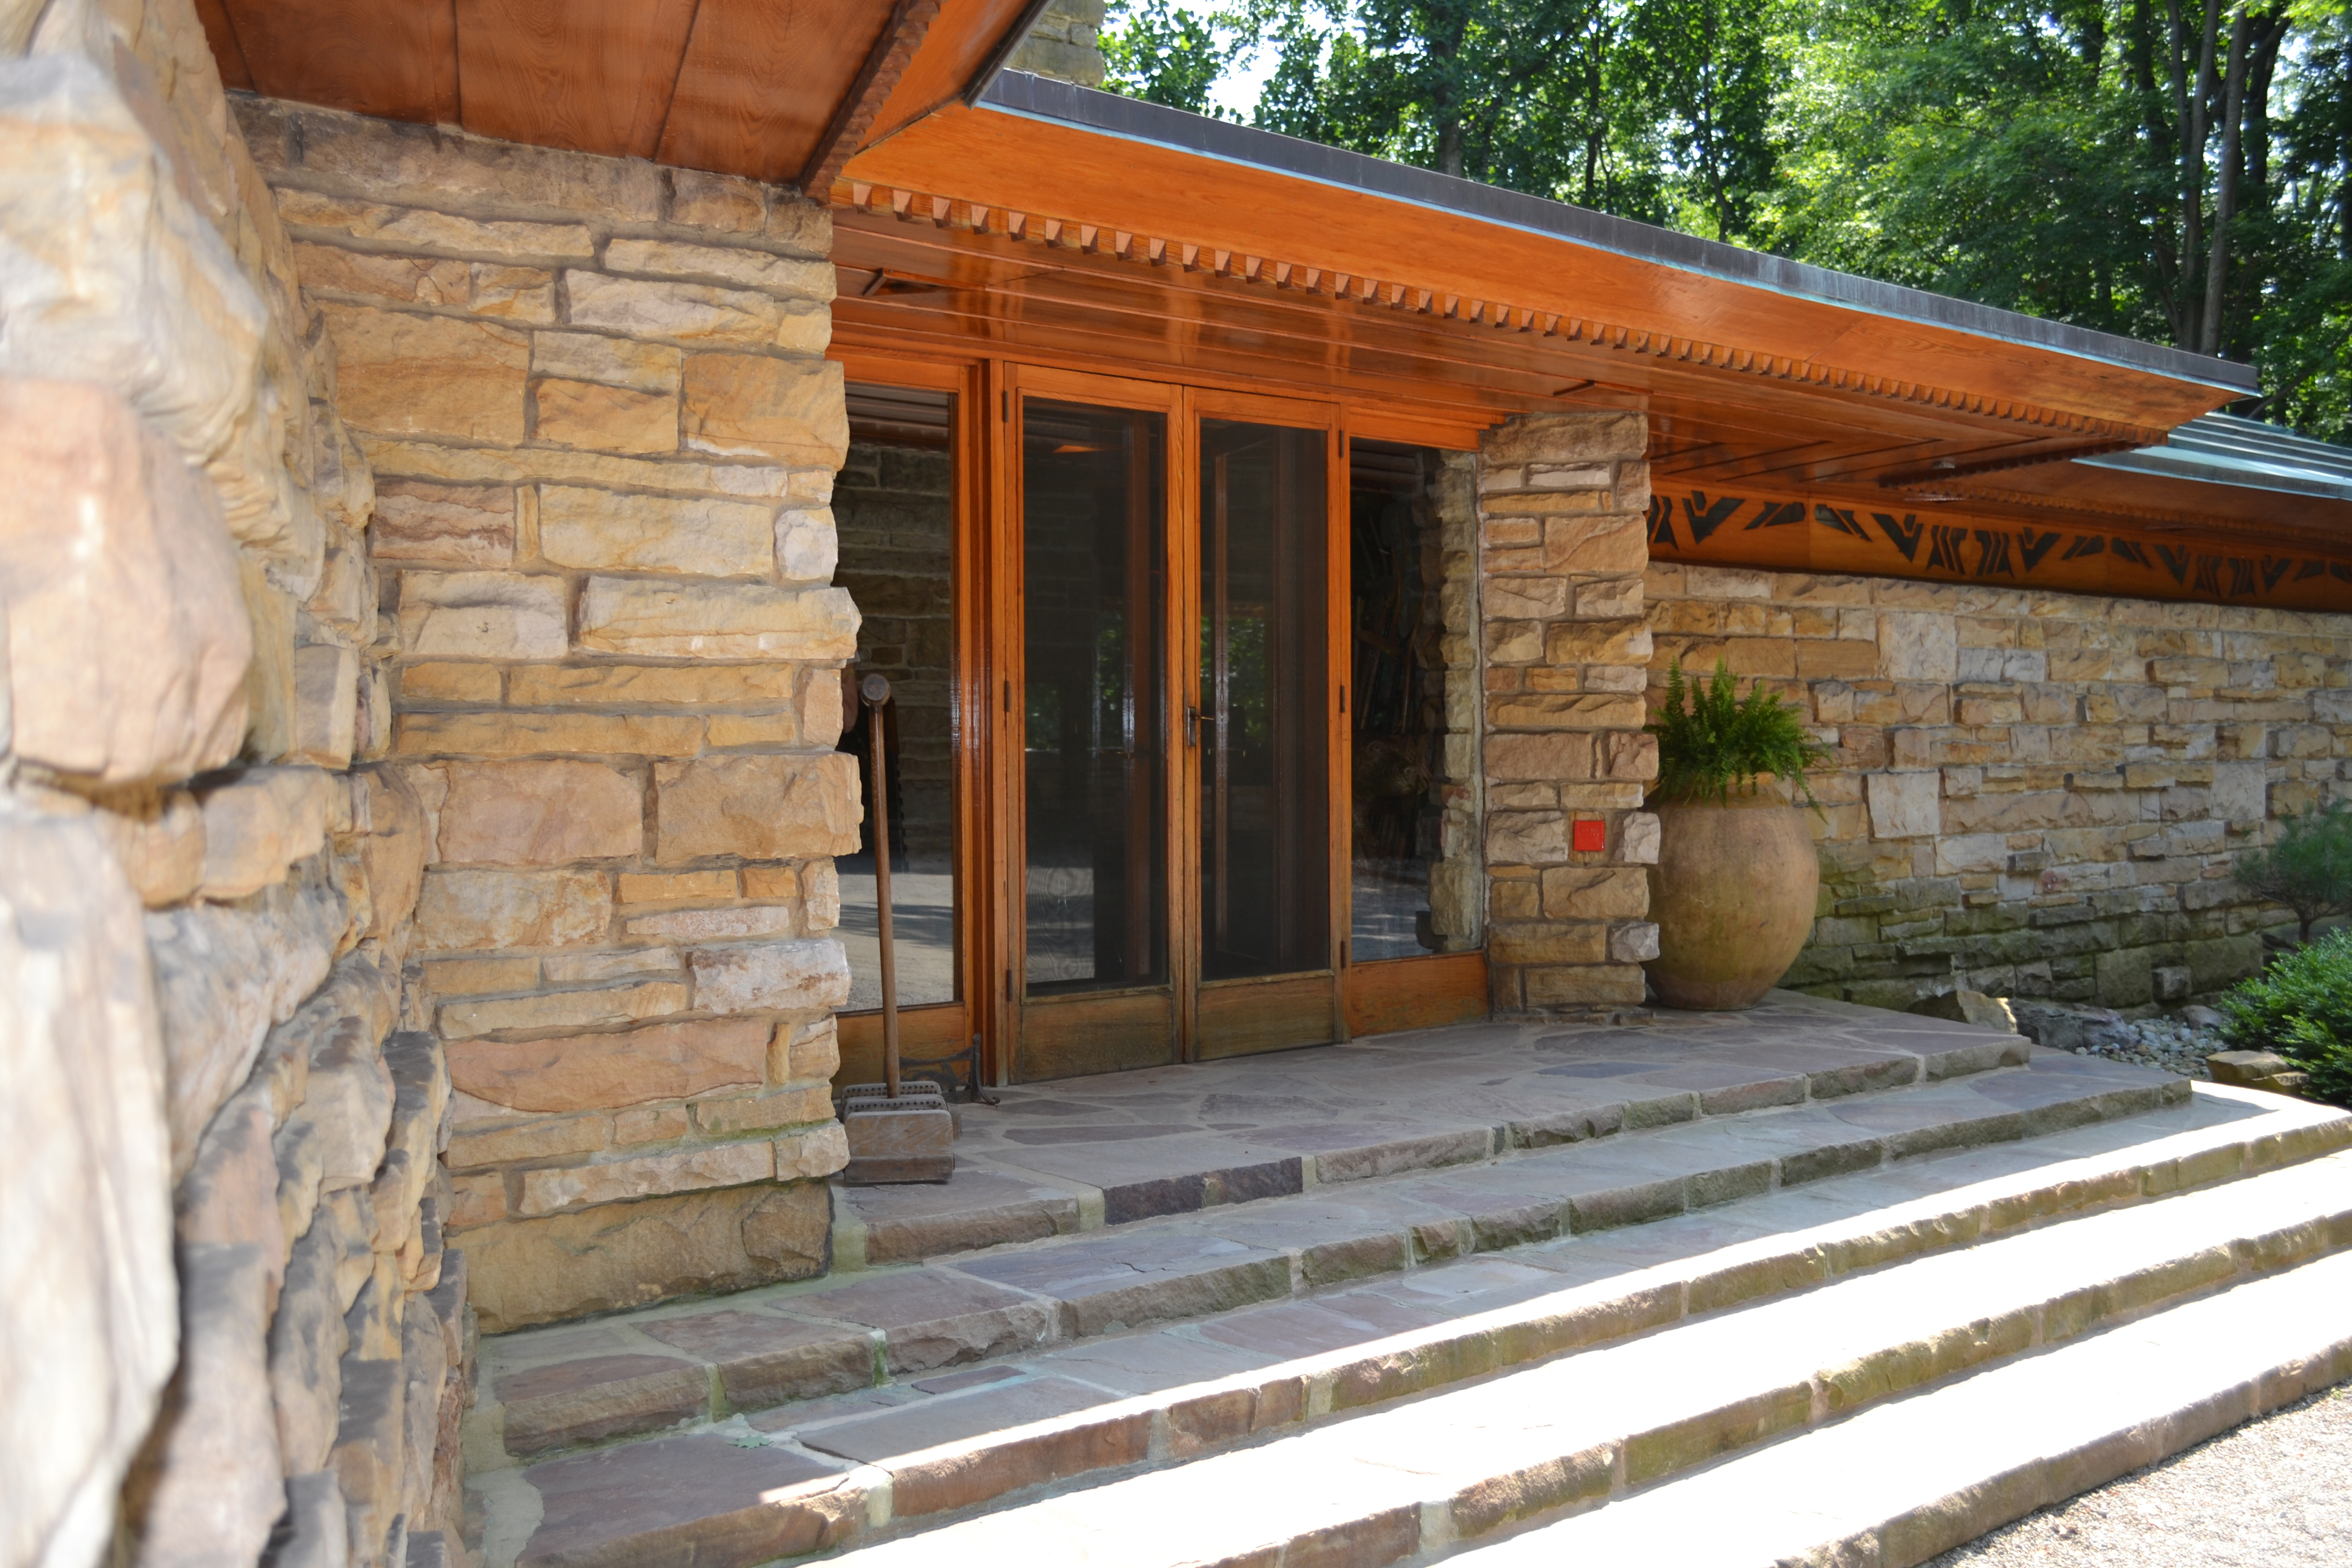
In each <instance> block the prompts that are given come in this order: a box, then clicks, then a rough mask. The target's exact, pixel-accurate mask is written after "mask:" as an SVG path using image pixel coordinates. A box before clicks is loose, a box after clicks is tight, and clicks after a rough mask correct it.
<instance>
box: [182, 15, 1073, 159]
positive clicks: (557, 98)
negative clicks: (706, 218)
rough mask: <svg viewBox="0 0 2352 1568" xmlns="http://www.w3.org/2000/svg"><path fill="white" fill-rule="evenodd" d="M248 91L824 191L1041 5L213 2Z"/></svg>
mask: <svg viewBox="0 0 2352 1568" xmlns="http://www.w3.org/2000/svg"><path fill="white" fill-rule="evenodd" d="M195 5H196V14H197V16H199V17H200V18H201V19H202V21H203V23H204V26H205V37H206V38H207V39H208V40H209V41H210V43H211V44H212V48H213V58H214V59H215V61H216V62H217V63H218V65H219V67H220V73H221V80H222V82H223V83H224V84H225V85H226V86H228V87H230V88H232V89H247V90H249V91H254V92H259V93H264V94H267V95H268V96H269V97H271V98H286V99H292V100H297V101H299V102H302V103H317V104H324V105H326V106H328V107H329V108H332V109H348V110H352V111H354V112H356V113H360V114H373V115H376V116H378V117H380V118H383V119H386V120H409V121H419V122H422V123H424V124H427V125H457V126H461V127H463V128H464V129H466V130H467V131H471V132H475V133H477V134H478V135H482V136H495V137H499V138H500V139H502V140H505V141H509V142H529V143H530V144H532V145H534V146H540V147H565V148H570V149H572V151H574V152H581V153H604V154H606V155H608V156H612V157H616V158H649V159H652V160H654V161H655V162H656V163H668V164H673V165H676V166H677V167H680V168H689V169H705V170H709V171H711V172H713V173H716V174H741V175H745V176H747V177H749V178H751V179H755V180H764V181H768V182H770V183H772V184H796V185H800V186H802V187H803V188H805V189H820V190H821V189H823V188H824V186H825V185H826V184H828V183H830V181H831V179H832V177H833V174H834V172H835V170H837V169H838V168H839V167H840V163H841V160H842V159H844V158H845V157H847V156H848V155H849V154H850V153H854V152H856V150H857V148H858V147H860V146H862V145H864V144H865V143H866V142H869V141H871V140H873V139H875V138H877V137H880V136H887V135H888V134H889V133H890V132H893V131H895V130H898V129H899V128H900V127H902V126H905V125H907V124H908V123H910V122H912V121H916V120H919V119H921V118H922V117H923V116H924V115H926V114H929V113H930V112H931V111H932V110H935V109H937V108H938V107H939V106H940V105H941V104H943V103H947V102H950V101H955V100H959V99H961V98H964V97H968V96H971V95H973V94H975V93H977V91H978V90H979V89H981V88H982V87H984V86H985V85H986V84H987V82H988V81H989V80H990V79H992V78H993V77H994V76H995V74H996V71H997V68H999V67H1000V66H1001V65H1002V64H1003V59H1004V57H1005V56H1006V55H1007V54H1009V53H1010V52H1011V49H1012V47H1013V44H1015V43H1017V42H1018V41H1019V40H1020V38H1021V37H1023V36H1024V35H1025V34H1026V33H1027V31H1028V28H1029V25H1030V23H1031V22H1032V21H1033V20H1034V18H1035V16H1036V14H1037V13H1038V12H1039V11H1041V10H1042V9H1043V8H1044V7H1043V4H1042V0H426V3H423V4H416V3H401V0H394V3H391V4H386V3H384V0H195Z"/></svg>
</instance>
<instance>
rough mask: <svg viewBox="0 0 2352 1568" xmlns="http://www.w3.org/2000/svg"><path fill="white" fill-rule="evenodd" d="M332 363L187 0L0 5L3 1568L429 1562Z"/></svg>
mask: <svg viewBox="0 0 2352 1568" xmlns="http://www.w3.org/2000/svg"><path fill="white" fill-rule="evenodd" d="M335 375H336V366H335V363H334V353H333V348H332V345H331V342H330V340H329V339H328V337H327V336H326V334H325V332H324V331H323V330H322V322H321V321H320V315H319V312H318V311H317V310H316V309H315V308H314V306H313V305H312V303H311V302H310V300H307V299H306V298H304V297H303V295H302V294H301V292H300V291H299V289H298V287H297V285H296V277H295V268H294V261H293V256H292V251H291V247H290V246H289V241H288V239H287V237H286V235H285V232H284V231H283V229H282V228H281V227H280V226H279V225H278V220H277V216H276V214H275V212H274V210H273V206H272V204H271V201H270V199H269V195H268V191H267V189H266V188H265V187H264V186H263V184H262V183H261V181H260V179H259V178H258V176H257V173H256V171H255V168H254V165H253V163H252V161H251V159H250V158H249V157H248V156H247V151H246V147H245V144H244V142H243V141H242V139H241V138H240V137H239V135H238V133H237V131H236V127H235V125H234V124H233V123H232V121H231V120H230V118H229V115H228V111H227V107H226V101H225V100H224V98H223V95H222V92H221V88H220V82H219V79H218V76H217V74H216V73H215V68H214V66H213V61H212V56H211V52H210V50H209V49H208V47H206V45H205V37H204V34H203V32H202V30H201V28H200V27H199V26H198V25H197V22H196V19H195V16H194V12H193V10H192V9H191V8H190V7H189V5H187V4H186V0H116V3H112V4H108V5H103V6H100V5H96V4H91V3H85V0H47V4H46V5H43V4H23V3H18V4H5V5H0V471H5V474H6V476H7V482H6V484H5V486H0V622H5V637H0V652H5V681H0V687H5V693H0V695H5V701H0V1078H5V1082H6V1083H7V1085H8V1093H7V1094H6V1096H5V1099H0V1117H5V1135H0V1238H5V1240H0V1387H4V1388H5V1389H6V1391H7V1398H8V1401H9V1407H10V1419H9V1421H8V1422H7V1423H6V1424H5V1426H0V1474H5V1476H6V1477H7V1478H8V1479H7V1483H6V1494H7V1505H6V1508H5V1510H0V1563H5V1564H7V1568H16V1564H19V1563H42V1564H45V1565H49V1564H54V1565H58V1568H68V1565H70V1568H79V1565H81V1564H86V1563H97V1562H100V1561H101V1560H105V1561H109V1562H113V1563H142V1564H166V1563H171V1564H176V1563H206V1564H227V1565H235V1564H240V1563H257V1562H259V1561H261V1560H262V1559H263V1558H264V1556H265V1554H268V1556H269V1559H270V1560H271V1561H273V1562H278V1563H328V1562H334V1563H356V1564H378V1563H418V1564H425V1563H441V1562H443V1561H444V1560H445V1556H444V1552H445V1549H446V1547H447V1546H448V1545H449V1543H450V1542H451V1541H452V1540H454V1536H453V1535H452V1533H451V1532H452V1531H454V1530H455V1528H456V1526H457V1516H458V1513H459V1510H460V1508H461V1504H460V1502H459V1489H458V1487H459V1478H458V1474H457V1424H458V1419H459V1416H460V1414H461V1411H462V1406H463V1404H464V1401H465V1398H466V1390H467V1385H468V1380H467V1376H466V1373H465V1364H466V1362H467V1355H468V1353H469V1352H468V1349H467V1345H468V1338H467V1333H468V1330H467V1314H466V1308H465V1274H464V1268H463V1266H462V1259H460V1258H456V1257H454V1256H451V1255H446V1254H445V1252H444V1248H443V1245H442V1232H441V1226H440V1219H441V1216H442V1215H445V1214H446V1212H447V1207H448V1202H449V1198H450V1196H451V1194H450V1192H449V1189H448V1187H447V1184H446V1180H444V1179H443V1178H442V1177H441V1176H440V1175H439V1167H438V1164H437V1162H436V1150H437V1148H438V1147H439V1144H440V1142H441V1141H442V1140H443V1139H444V1138H445V1137H446V1125H445V1112H446V1108H447V1105H448V1103H449V1095H448V1087H447V1078H446V1072H445V1070H444V1068H443V1063H442V1058H441V1053H440V1050H439V1048H438V1046H437V1044H436V1042H435V1041H433V1040H432V1039H431V1037H428V1036H425V1035H424V1034H421V1033H417V1032H415V1031H414V1029H413V1028H405V1029H404V1026H413V1025H414V1024H415V1023H417V1022H419V1021H421V1016H422V1007H421V998H420V994H419V990H418V982H419V980H420V978H421V976H420V973H419V972H418V971H417V970H415V968H414V967H413V966H411V965H409V964H408V963H407V959H408V947H409V940H410V933H411V928H412V911H413V909H414V906H415V900H416V896H417V889H418V885H419V879H420V874H421V870H422V858H423V847H424V834H423V826H424V819H423V814H422V811H421V810H420V808H419V805H418V802H417V801H416V799H415V796H414V795H413V794H412V793H411V792H410V791H409V789H408V788H407V786H406V784H405V783H404V780H403V779H402V778H400V777H399V776H398V775H397V774H394V773H385V772H383V771H380V770H378V769H376V768H374V767H373V766H371V765H369V759H370V758H372V757H374V756H377V755H380V754H381V753H382V752H383V748H384V746H385V744H386V743H387V741H388V738H389V730H390V714H389V710H388V706H387V703H386V701H385V695H386V689H385V686H384V683H383V674H382V668H381V659H380V658H379V656H378V652H377V649H376V642H377V633H378V619H377V615H376V593H375V586H374V584H373V581H372V579H371V574H370V570H369V567H368V565H367V562H366V557H365V552H364V549H363V546H362V530H363V529H364V527H365V526H366V524H367V521H368V519H369V515H370V511H371V509H372V507H373V491H372V488H371V479H370V475H369V472H368V468H367V466H366V464H365V462H364V460H363V459H362V458H361V457H360V455H359V452H358V450H357V448H356V447H354V446H353V445H352V441H351V439H350V437H349V436H348V435H347V434H346V432H345V431H344V429H343V427H342V426H341V421H340V420H339V419H338V418H337V416H336V415H335V413H334V411H333V408H332V395H333V391H334V387H335Z"/></svg>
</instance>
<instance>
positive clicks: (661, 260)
mask: <svg viewBox="0 0 2352 1568" xmlns="http://www.w3.org/2000/svg"><path fill="white" fill-rule="evenodd" d="M604 265H605V266H606V267H608V268H611V269H612V270H614V271H615V272H637V273H644V274H646V275H649V276H652V277H656V278H685V279H709V280H711V281H714V282H719V283H735V284H740V285H742V286H743V287H745V288H747V289H761V290H762V291H763V292H766V293H770V294H774V295H777V296H779V297H780V298H782V299H788V300H831V299H832V298H833V293H834V278H833V267H832V264H831V263H829V262H821V261H804V260H800V259H798V258H793V257H785V256H778V255H775V254H774V253H773V252H771V251H765V250H749V249H745V248H743V247H740V246H732V245H688V244H682V243H680V242H678V241H676V240H662V239H626V238H616V239H614V241H613V242H612V244H610V245H609V246H607V247H605V250H604Z"/></svg>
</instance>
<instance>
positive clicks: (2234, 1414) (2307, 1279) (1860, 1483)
mask: <svg viewBox="0 0 2352 1568" xmlns="http://www.w3.org/2000/svg"><path fill="white" fill-rule="evenodd" d="M2347 1300H2352V1256H2345V1255H2340V1254H2339V1255H2337V1256H2336V1257H2332V1258H2324V1259H2322V1260H2320V1261H2317V1262H2314V1263H2309V1264H2305V1265H2304V1266H2303V1267H2301V1268H2294V1269H2291V1270H2289V1271H2287V1272H2286V1273H2284V1274H2281V1275H2278V1276H2276V1277H2274V1278H2272V1279H2262V1280H2257V1281H2254V1282H2252V1283H2249V1284H2245V1285H2241V1286H2239V1287H2238V1288H2237V1289H2233V1290H2228V1291H2225V1292H2223V1293H2221V1295H2218V1296H2213V1297H2209V1298H2206V1299H2204V1300H2197V1301H2192V1302H2189V1303H2188V1304H2186V1305H2183V1306H2177V1307H2173V1308H2171V1309H2170V1310H2165V1311H2161V1312H2158V1313H2155V1314H2153V1315H2151V1316H2148V1317H2146V1318H2143V1319H2141V1320H2139V1321H2137V1322H2133V1323H2130V1324H2128V1325H2126V1326H2124V1327H2119V1328H2113V1329H2109V1330H2106V1331H2104V1332H2101V1333H2098V1334H2095V1335H2093V1336H2091V1337H2089V1338H2087V1339H2084V1340H2083V1341H2080V1342H2075V1343H2073V1344H2069V1345H2066V1346H2064V1347H2063V1348H2062V1349H2060V1350H2057V1351H2055V1352H2052V1353H2050V1354H2047V1355H2042V1356H2036V1357H2032V1358H2031V1359H2029V1360H2026V1361H2022V1362H2018V1363H2010V1364H2006V1365H2002V1366H1998V1367H1994V1368H1991V1369H1990V1370H1988V1371H1985V1372H1980V1373H1976V1374H1975V1375H1973V1376H1969V1377H1967V1378H1963V1379H1961V1380H1960V1381H1958V1382H1957V1383H1953V1384H1948V1385H1946V1386H1944V1387H1940V1388H1937V1389H1934V1390H1931V1391H1928V1392H1927V1393H1923V1394H1915V1395H1913V1396H1911V1397H1909V1398H1906V1399H1898V1400H1895V1401H1892V1402H1890V1403H1888V1404H1886V1405H1880V1406H1877V1407H1875V1408H1873V1409H1868V1410H1865V1411H1864V1412H1863V1413H1861V1414H1860V1415H1856V1416H1854V1417H1853V1419H1851V1420H1848V1421H1843V1422H1839V1423H1836V1424H1834V1425H1832V1426H1826V1427H1823V1428H1822V1429H1821V1430H1819V1431H1813V1432H1808V1433H1805V1434H1804V1435H1802V1436H1798V1437H1795V1438H1792V1439H1790V1440H1788V1441H1785V1442H1780V1443H1776V1444H1772V1445H1769V1446H1768V1447H1763V1448H1761V1449H1759V1450H1758V1451H1757V1452H1755V1453H1752V1454H1748V1455H1745V1456H1743V1457H1741V1458H1738V1459H1735V1460H1733V1461H1732V1462H1730V1463H1728V1464H1726V1465H1721V1466H1718V1467H1717V1468H1713V1469H1710V1470H1706V1471H1704V1472H1702V1473H1700V1474H1697V1475H1692V1476H1687V1477H1682V1478H1679V1479H1675V1480H1671V1481H1668V1482H1665V1483H1664V1484H1661V1485H1658V1486H1655V1487H1651V1488H1647V1489H1643V1490H1640V1491H1636V1492H1634V1493H1633V1494H1632V1495H1630V1496H1628V1497H1626V1498H1623V1499H1622V1500H1619V1501H1615V1502H1612V1503H1611V1504H1610V1505H1609V1506H1607V1507H1605V1508H1602V1509H1600V1510H1594V1511H1591V1512H1587V1513H1583V1514H1580V1515H1576V1516H1574V1517H1571V1518H1569V1519H1566V1520H1562V1521H1559V1522H1556V1523H1550V1524H1545V1525H1541V1526H1539V1527H1538V1528H1535V1529H1532V1530H1528V1531H1524V1532H1523V1533H1520V1534H1517V1535H1516V1536H1513V1537H1511V1538H1509V1539H1507V1540H1503V1541H1498V1542H1493V1543H1491V1544H1485V1545H1475V1544H1474V1545H1472V1546H1470V1547H1468V1548H1467V1549H1466V1550H1464V1551H1461V1552H1456V1553H1454V1560H1459V1561H1464V1562H1466V1563H1475V1564H1477V1568H1520V1565H1522V1564H1525V1565H1528V1568H1534V1565H1536V1564H1543V1565H1544V1568H1552V1565H1553V1564H1557V1563H1619V1562H1641V1561H1655V1560H1656V1558H1657V1556H1658V1554H1659V1552H1658V1548H1659V1542H1668V1541H1670V1542H1674V1543H1675V1557H1676V1558H1677V1560H1679V1561H1683V1562H1690V1563H1707V1564H1710V1565H1711V1568H1716V1565H1719V1568H1772V1565H1775V1564H1779V1563H1870V1564H1873V1565H1874V1568H1912V1565H1913V1564H1916V1563H1925V1562H1927V1561H1928V1560H1929V1559H1931V1558H1934V1557H1937V1556H1938V1555H1940V1554H1941V1553H1943V1552H1948V1551H1950V1550H1951V1549H1952V1548H1953V1547H1955V1546H1958V1545H1959V1544H1960V1543H1962V1542H1968V1541H1972V1540H1974V1539H1976V1538H1977V1537H1978V1536H1979V1535H1982V1534H1983V1533H1984V1532H1985V1531H1990V1530H1996V1529H1999V1528H2000V1526H2002V1525H2004V1524H2007V1523H2009V1522H2011V1521H2013V1520H2017V1519H2021V1518H2023V1517H2024V1516H2025V1515H2026V1514H2029V1513H2031V1512H2032V1511H2033V1510H2035V1509H2037V1508H2042V1507H2046V1506H2048V1505H2049V1504H2052V1503H2055V1502H2060V1501H2063V1500H2065V1499H2067V1498H2070V1497H2074V1496H2075V1495H2076V1494H2078V1493H2081V1492H2084V1491H2087V1490H2089V1489H2092V1488H2094V1487H2098V1486H2103V1485H2105V1483H2107V1482H2108V1481H2111V1480H2114V1479H2116V1478H2117V1477H2120V1476H2124V1475H2127V1474H2129V1473H2130V1472H2131V1471H2133V1470H2136V1469H2138V1468H2141V1467H2143V1466H2147V1465H2152V1464H2155V1463H2156V1462H2157V1461H2158V1460H2160V1459H2163V1458H2168V1457H2169V1456H2171V1455H2174V1454H2178V1453H2179V1452H2181V1451H2182V1450H2184V1449H2187V1448H2190V1447H2195V1446H2196V1445H2197V1444H2199V1443H2201V1442H2204V1441H2205V1440H2206V1439H2207V1438H2209V1437H2212V1436H2217V1435H2218V1434H2220V1433H2222V1432H2225V1431H2227V1430H2229V1429H2230V1428H2231V1427H2232V1426H2236V1425H2238V1424H2239V1423H2240V1422H2242V1421H2249V1420H2252V1419H2253V1418H2255V1417H2256V1416H2260V1415H2266V1414H2268V1413H2269V1412H2271V1411H2273V1410H2277V1409H2279V1408H2281V1407H2283V1406H2284V1405H2292V1404H2293V1403H2294V1402H2295V1401H2296V1400H2298V1399H2301V1398H2304V1397H2305V1396H2306V1395H2308V1394H2315V1393H2316V1392H2318V1391H2319V1390H2321V1389H2323V1388H2326V1387H2328V1386H2330V1385H2331V1384H2337V1383H2341V1382H2343V1381H2345V1380H2346V1379H2347V1378H2352V1315H2347V1313H2346V1311H2345V1310H2344V1303H2345V1302H2346V1301H2347ZM2240 1502H2242V1500H2229V1499H2217V1500H2215V1505H2216V1506H2217V1507H2230V1506H2235V1505H2236V1504H2238V1503H2240Z"/></svg>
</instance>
